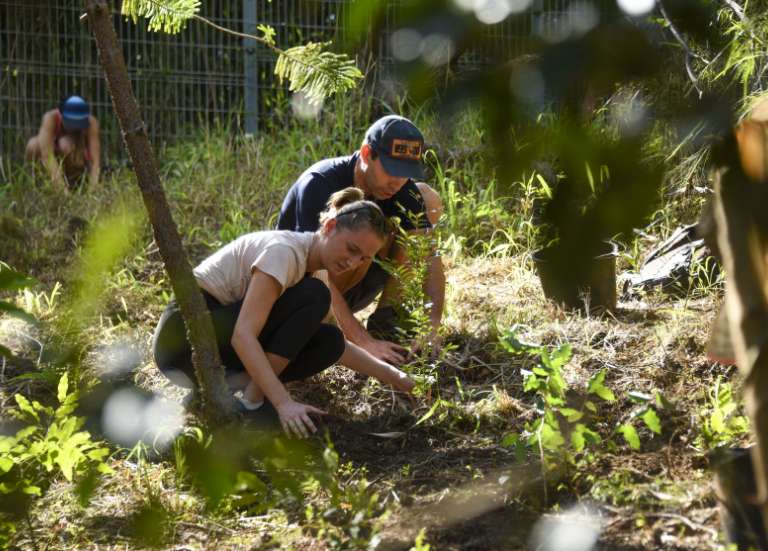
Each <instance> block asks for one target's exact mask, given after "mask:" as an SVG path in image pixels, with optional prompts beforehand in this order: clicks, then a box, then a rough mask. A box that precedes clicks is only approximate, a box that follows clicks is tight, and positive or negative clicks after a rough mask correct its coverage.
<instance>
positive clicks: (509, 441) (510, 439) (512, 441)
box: [501, 432, 520, 448]
mask: <svg viewBox="0 0 768 551" xmlns="http://www.w3.org/2000/svg"><path fill="white" fill-rule="evenodd" d="M518 442H520V435H519V434H518V433H516V432H508V433H507V434H505V435H504V437H503V438H502V439H501V445H502V446H504V447H505V448H511V447H513V446H517V444H518Z"/></svg>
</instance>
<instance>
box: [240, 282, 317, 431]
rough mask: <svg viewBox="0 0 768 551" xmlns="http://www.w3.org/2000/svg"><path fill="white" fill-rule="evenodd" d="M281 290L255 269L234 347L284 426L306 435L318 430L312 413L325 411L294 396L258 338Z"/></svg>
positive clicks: (244, 302)
mask: <svg viewBox="0 0 768 551" xmlns="http://www.w3.org/2000/svg"><path fill="white" fill-rule="evenodd" d="M281 290H282V289H281V287H280V283H278V281H277V280H276V279H275V278H273V277H272V276H269V275H267V274H265V273H264V272H262V271H260V270H254V272H253V275H252V276H251V282H250V285H248V291H247V292H246V294H245V300H244V301H243V306H242V308H241V309H240V314H239V315H238V317H237V323H235V330H234V332H233V333H232V347H233V348H234V349H235V352H237V356H238V357H239V358H240V361H242V362H243V365H244V366H245V369H246V371H247V372H248V375H250V377H251V380H252V381H253V383H254V384H255V385H257V386H258V387H259V389H260V390H261V391H262V392H264V394H265V395H266V396H267V398H269V401H270V402H272V404H273V405H274V406H275V409H277V412H278V414H279V415H280V422H281V424H282V425H283V429H285V431H286V432H287V433H291V432H293V433H294V434H296V435H297V436H306V435H307V432H306V430H307V429H309V430H310V431H312V432H314V431H315V430H317V429H316V428H315V425H314V423H312V420H311V419H310V418H309V415H308V414H309V413H319V414H322V413H324V412H323V411H322V410H319V409H317V408H314V407H312V406H309V405H306V404H301V403H299V402H296V401H294V400H293V398H291V395H290V394H289V392H288V390H287V389H286V388H285V386H284V385H283V383H281V382H280V379H278V377H277V375H276V374H275V371H274V369H273V367H272V365H271V364H270V363H269V360H268V359H267V355H266V354H265V353H264V349H263V348H262V346H261V343H260V342H259V339H258V336H259V334H260V333H261V330H262V329H263V328H264V325H265V324H266V322H267V317H268V316H269V313H270V311H271V310H272V306H273V305H274V304H275V301H276V300H277V298H278V297H279V296H280V291H281Z"/></svg>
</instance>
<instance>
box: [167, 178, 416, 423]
mask: <svg viewBox="0 0 768 551" xmlns="http://www.w3.org/2000/svg"><path fill="white" fill-rule="evenodd" d="M362 197H363V196H362V192H361V191H360V190H358V189H355V188H347V189H345V190H342V191H340V192H338V193H335V194H334V195H332V196H331V199H330V200H329V202H328V209H327V210H326V211H325V212H323V213H322V214H321V216H320V229H319V230H318V231H317V232H315V233H297V232H288V231H264V232H255V233H250V234H246V235H243V236H241V237H239V238H238V239H236V240H235V241H233V242H231V243H229V244H227V245H225V246H224V247H222V248H221V249H219V250H218V251H216V252H215V253H213V254H212V255H211V256H209V257H208V258H206V259H205V260H204V261H203V262H201V263H200V264H199V265H198V266H197V267H196V268H195V270H194V273H195V276H196V278H197V280H198V283H199V284H200V287H201V288H202V290H203V295H204V296H205V299H206V302H207V304H208V308H209V310H210V311H211V317H212V318H213V322H214V328H215V330H216V337H217V339H218V343H219V351H220V354H221V358H222V362H223V363H224V365H225V366H226V368H227V374H228V380H229V381H230V386H232V387H233V388H239V390H242V395H239V396H238V400H239V403H240V404H241V406H242V410H243V412H244V414H245V416H246V417H251V416H253V417H259V416H262V417H263V416H264V415H265V414H266V415H268V414H269V412H270V410H271V408H272V407H274V409H275V410H276V413H277V416H278V417H279V420H280V424H281V425H282V427H283V429H284V430H285V431H286V432H287V433H289V434H290V433H292V434H295V435H296V436H307V435H308V434H309V432H314V431H315V430H316V428H315V425H314V423H313V422H312V420H311V419H310V417H309V415H310V414H313V413H314V414H324V413H325V412H323V411H322V410H320V409H318V408H316V407H313V406H310V405H308V404H302V403H300V402H297V401H295V400H293V398H292V397H291V395H290V394H289V392H288V390H287V389H286V388H285V386H284V385H283V383H284V382H287V381H292V380H300V379H305V378H307V377H310V376H311V375H314V374H315V373H318V372H320V371H322V370H324V369H326V368H327V367H329V366H331V365H333V364H334V363H336V362H337V361H338V362H339V363H341V364H343V365H345V366H347V367H349V368H351V369H354V370H355V371H358V372H360V373H364V374H366V375H371V376H374V377H376V378H377V379H379V380H380V381H382V382H385V383H388V384H391V385H393V386H394V387H395V388H396V389H398V390H402V391H404V392H410V391H411V390H412V389H413V386H414V383H413V381H412V380H411V379H410V378H409V377H408V376H407V375H406V374H405V373H403V372H402V371H400V370H398V369H397V368H395V367H393V366H391V365H389V364H388V363H386V362H383V361H381V360H379V359H377V358H375V357H374V356H372V355H371V354H369V353H368V352H366V351H365V350H363V349H362V348H359V347H358V346H356V345H355V344H353V343H351V342H349V341H346V340H345V339H344V336H343V334H342V333H341V331H340V330H339V329H338V328H337V327H336V326H334V325H331V324H328V323H325V321H324V320H325V318H326V316H327V314H328V311H329V308H330V303H331V297H330V291H329V290H328V287H327V286H326V285H325V284H324V283H323V282H322V281H321V280H320V279H318V278H314V277H311V276H310V274H312V273H314V272H318V271H320V270H327V271H328V272H330V273H332V274H340V273H344V272H346V271H348V270H353V269H355V268H356V267H357V266H359V265H360V264H361V263H362V262H364V261H367V260H368V259H370V258H372V257H373V256H374V255H375V254H376V252H377V251H378V250H379V249H380V248H381V247H382V246H383V245H384V242H385V240H386V239H387V237H388V236H389V234H390V233H391V228H390V224H389V221H388V220H387V219H386V217H385V216H384V214H383V213H382V212H381V209H380V208H379V207H378V206H377V205H376V204H375V203H372V202H370V201H363V200H361V199H362ZM153 353H154V357H155V362H156V364H157V366H158V367H159V368H160V370H161V371H162V372H163V373H164V374H165V375H166V376H168V378H169V379H171V380H172V381H174V382H175V383H177V384H180V385H182V386H194V384H195V383H194V381H195V376H194V370H193V368H192V361H191V348H190V345H189V343H188V342H187V340H186V333H185V330H184V324H183V321H182V319H181V313H180V312H179V309H178V306H177V305H176V303H175V301H173V302H171V304H169V305H168V307H167V308H166V310H165V312H163V315H162V317H161V318H160V322H159V323H158V326H157V329H156V331H155V336H154V340H153ZM265 398H266V400H268V401H266V400H265Z"/></svg>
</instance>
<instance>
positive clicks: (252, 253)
mask: <svg viewBox="0 0 768 551" xmlns="http://www.w3.org/2000/svg"><path fill="white" fill-rule="evenodd" d="M314 237H315V234H314V233H311V232H305V233H300V232H290V231H260V232H254V233H248V234H245V235H243V236H240V237H238V238H237V239H235V240H234V241H232V242H231V243H229V244H227V245H225V246H223V247H222V248H221V249H219V250H218V251H216V252H215V253H213V254H212V255H211V256H209V257H208V258H206V259H205V260H203V261H202V262H201V263H200V264H199V265H198V266H197V267H196V268H195V269H194V274H195V277H196V278H197V281H198V283H199V284H200V286H201V287H202V288H203V289H205V290H206V291H208V292H209V293H211V294H212V295H213V296H214V297H216V300H218V301H219V302H221V303H222V304H232V303H233V302H237V301H238V300H242V299H243V298H244V297H245V292H246V290H247V289H248V283H250V281H251V274H252V273H253V269H254V268H258V269H259V270H261V271H262V272H264V273H265V274H269V275H271V276H272V277H274V278H275V279H276V280H277V281H278V283H280V285H281V286H282V291H281V293H282V292H283V291H285V290H286V289H287V288H288V287H292V286H293V285H296V284H297V283H298V282H299V281H301V280H302V278H303V277H304V275H305V274H306V271H307V257H308V256H309V247H310V246H311V245H312V239H313V238H314Z"/></svg>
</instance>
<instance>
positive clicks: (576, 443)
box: [571, 424, 586, 452]
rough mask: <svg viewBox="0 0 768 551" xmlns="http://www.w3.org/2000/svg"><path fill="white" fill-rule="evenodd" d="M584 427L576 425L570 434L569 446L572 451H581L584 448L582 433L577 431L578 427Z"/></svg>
mask: <svg viewBox="0 0 768 551" xmlns="http://www.w3.org/2000/svg"><path fill="white" fill-rule="evenodd" d="M583 426H584V425H582V424H578V425H576V428H575V429H574V431H573V432H572V433H571V446H572V447H573V449H574V450H576V451H577V452H580V451H583V450H584V446H585V445H586V440H585V438H584V433H583V431H581V430H579V427H583Z"/></svg>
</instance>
